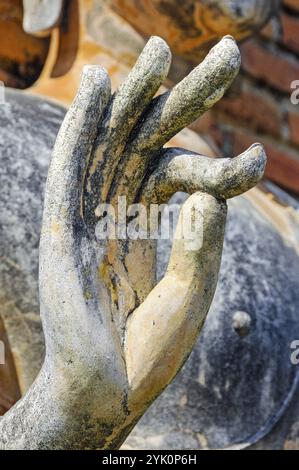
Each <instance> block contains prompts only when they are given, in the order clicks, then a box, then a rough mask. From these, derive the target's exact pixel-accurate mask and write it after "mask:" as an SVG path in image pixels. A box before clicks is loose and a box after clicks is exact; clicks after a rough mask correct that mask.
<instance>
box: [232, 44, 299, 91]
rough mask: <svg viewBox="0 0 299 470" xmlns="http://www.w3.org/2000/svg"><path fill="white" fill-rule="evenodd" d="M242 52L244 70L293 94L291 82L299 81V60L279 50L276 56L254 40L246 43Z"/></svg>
mask: <svg viewBox="0 0 299 470" xmlns="http://www.w3.org/2000/svg"><path fill="white" fill-rule="evenodd" d="M241 50H242V64H243V70H245V71H246V72H247V73H249V74H250V75H251V76H253V77H254V78H257V79H259V80H263V81H264V82H266V83H267V84H268V85H270V86H271V87H273V88H276V89H277V90H280V91H282V92H285V93H288V94H290V93H291V88H290V84H291V82H292V81H293V80H299V60H297V59H295V58H293V57H289V56H288V55H287V54H284V53H282V51H280V50H279V49H278V50H277V51H276V54H274V53H273V52H272V51H270V50H268V49H267V48H266V47H264V46H262V45H260V44H259V43H257V42H256V41H252V40H251V41H248V42H246V43H245V44H244V45H243V46H242V48H241Z"/></svg>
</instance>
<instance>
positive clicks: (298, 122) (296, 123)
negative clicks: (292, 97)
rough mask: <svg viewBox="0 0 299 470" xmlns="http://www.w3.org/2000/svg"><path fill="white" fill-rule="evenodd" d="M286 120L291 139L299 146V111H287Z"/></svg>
mask: <svg viewBox="0 0 299 470" xmlns="http://www.w3.org/2000/svg"><path fill="white" fill-rule="evenodd" d="M288 121H289V129H290V135H291V140H292V142H294V144H296V145H298V146H299V113H296V112H289V114H288Z"/></svg>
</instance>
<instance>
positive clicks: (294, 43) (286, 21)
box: [281, 13, 299, 54]
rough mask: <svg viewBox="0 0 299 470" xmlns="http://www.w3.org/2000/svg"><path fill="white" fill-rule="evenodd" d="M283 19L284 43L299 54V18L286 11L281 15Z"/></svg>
mask: <svg viewBox="0 0 299 470" xmlns="http://www.w3.org/2000/svg"><path fill="white" fill-rule="evenodd" d="M281 21H282V29H283V36H282V43H283V44H284V45H285V46H287V47H288V48H289V49H291V50H292V51H294V52H296V53H297V54H299V19H298V18H295V17H293V16H290V15H287V14H285V13H284V14H282V15H281Z"/></svg>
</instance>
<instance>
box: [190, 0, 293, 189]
mask: <svg viewBox="0 0 299 470" xmlns="http://www.w3.org/2000/svg"><path fill="white" fill-rule="evenodd" d="M282 4H283V6H282V8H281V13H280V16H279V19H274V20H272V21H271V22H270V23H269V24H268V25H267V26H266V27H265V28H264V30H263V31H262V32H261V33H260V34H259V35H258V36H255V37H254V38H253V39H250V40H248V41H246V42H244V43H243V44H242V45H241V52H242V70H241V74H240V76H239V77H238V79H237V80H236V82H235V83H234V85H233V87H232V89H231V90H230V92H229V93H228V94H227V95H226V96H225V97H224V98H223V99H222V100H221V102H219V103H218V104H217V105H216V106H215V107H214V108H213V110H212V111H210V112H209V114H208V115H207V116H206V117H205V118H204V119H203V120H202V121H198V122H197V123H195V124H194V126H193V128H194V129H196V130H198V131H200V132H203V133H205V132H206V133H209V134H210V135H212V136H213V137H214V139H215V141H216V143H217V144H218V145H219V147H220V148H222V149H223V151H224V153H225V154H226V155H235V154H236V153H240V152H242V151H243V150H245V148H246V147H248V146H249V145H250V144H252V143H254V142H256V141H259V142H262V143H263V144H264V145H265V147H266V150H267V153H268V157H269V161H268V165H267V170H266V176H268V177H269V178H270V179H272V180H273V181H275V182H276V183H278V184H279V185H281V186H283V187H284V188H286V189H288V190H290V191H293V192H295V193H297V194H299V104H298V105H294V104H292V103H291V101H290V96H291V93H292V91H293V90H292V89H291V82H292V81H294V80H299V0H284V1H283V2H282ZM298 97H299V93H298Z"/></svg>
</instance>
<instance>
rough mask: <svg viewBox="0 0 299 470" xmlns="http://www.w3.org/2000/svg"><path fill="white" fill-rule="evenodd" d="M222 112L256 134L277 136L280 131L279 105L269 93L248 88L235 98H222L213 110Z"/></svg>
mask: <svg viewBox="0 0 299 470" xmlns="http://www.w3.org/2000/svg"><path fill="white" fill-rule="evenodd" d="M213 109H214V110H215V111H216V112H217V111H220V112H222V113H223V112H224V113H225V114H226V115H227V116H229V118H231V119H233V120H234V121H236V122H237V123H238V124H240V123H241V124H242V125H245V126H249V127H250V128H251V129H253V130H255V131H257V132H263V133H266V134H271V135H273V136H277V135H279V134H280V131H281V110H280V107H279V103H277V102H276V101H275V100H274V98H272V96H271V95H270V94H269V93H266V92H259V91H258V90H256V89H254V88H253V87H250V88H249V89H248V90H244V91H242V92H241V93H240V94H239V95H237V96H235V97H224V98H222V100H220V101H219V103H217V105H216V106H215V107H214V108H213Z"/></svg>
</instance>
